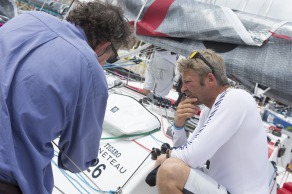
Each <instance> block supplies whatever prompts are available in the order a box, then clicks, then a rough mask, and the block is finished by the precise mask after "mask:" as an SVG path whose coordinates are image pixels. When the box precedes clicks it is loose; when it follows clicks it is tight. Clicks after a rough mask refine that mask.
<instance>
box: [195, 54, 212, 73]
mask: <svg viewBox="0 0 292 194" xmlns="http://www.w3.org/2000/svg"><path fill="white" fill-rule="evenodd" d="M190 58H191V59H197V58H199V59H201V60H202V61H203V62H204V63H205V64H206V65H207V66H208V67H210V69H211V70H212V73H213V74H214V75H215V70H214V68H213V67H212V65H211V64H210V63H209V62H208V61H207V60H206V59H205V58H204V57H203V55H202V54H201V53H199V51H194V52H193V53H192V54H191V55H190Z"/></svg>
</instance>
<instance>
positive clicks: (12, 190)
mask: <svg viewBox="0 0 292 194" xmlns="http://www.w3.org/2000/svg"><path fill="white" fill-rule="evenodd" d="M0 194H22V192H21V190H20V188H19V186H17V185H14V184H11V183H7V182H5V181H2V180H0Z"/></svg>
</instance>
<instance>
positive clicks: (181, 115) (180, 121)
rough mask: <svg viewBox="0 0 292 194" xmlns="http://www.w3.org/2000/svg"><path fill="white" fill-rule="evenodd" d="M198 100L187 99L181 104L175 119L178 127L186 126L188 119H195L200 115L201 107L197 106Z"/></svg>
mask: <svg viewBox="0 0 292 194" xmlns="http://www.w3.org/2000/svg"><path fill="white" fill-rule="evenodd" d="M197 101H198V99H197V98H186V99H184V100H183V101H182V102H180V103H179V105H178V107H177V109H176V114H175V118H174V124H175V126H177V127H182V126H184V124H185V122H186V120H187V119H188V118H191V117H194V116H195V114H197V113H198V111H199V110H200V107H198V106H197V105H195V103H196V102H197Z"/></svg>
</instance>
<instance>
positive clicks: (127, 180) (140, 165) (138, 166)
mask: <svg viewBox="0 0 292 194" xmlns="http://www.w3.org/2000/svg"><path fill="white" fill-rule="evenodd" d="M150 155H151V152H150V153H149V154H148V155H147V156H146V158H145V159H144V160H143V161H142V163H141V164H140V165H139V166H138V168H137V169H136V170H135V171H134V172H133V174H132V175H131V176H130V177H129V178H128V180H127V181H126V182H125V184H124V185H123V186H122V187H121V188H124V186H125V185H126V184H127V183H128V182H129V180H130V179H131V178H132V177H133V176H134V174H135V173H136V172H137V170H138V169H139V168H140V167H141V166H142V165H143V163H144V162H145V161H146V160H147V158H148V157H149V156H150Z"/></svg>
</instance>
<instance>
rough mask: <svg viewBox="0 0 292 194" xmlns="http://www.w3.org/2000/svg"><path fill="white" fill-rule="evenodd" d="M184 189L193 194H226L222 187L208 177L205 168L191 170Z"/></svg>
mask: <svg viewBox="0 0 292 194" xmlns="http://www.w3.org/2000/svg"><path fill="white" fill-rule="evenodd" d="M184 189H186V190H187V191H189V192H191V193H194V194H196V193H203V194H227V190H226V188H225V187H224V186H223V185H220V184H218V183H217V181H215V180H214V179H213V178H211V177H210V176H208V169H206V168H200V169H191V172H190V175H189V178H188V180H187V182H186V184H185V186H184Z"/></svg>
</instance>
